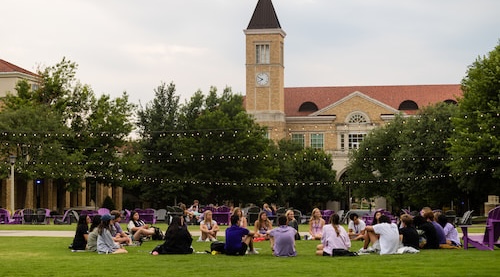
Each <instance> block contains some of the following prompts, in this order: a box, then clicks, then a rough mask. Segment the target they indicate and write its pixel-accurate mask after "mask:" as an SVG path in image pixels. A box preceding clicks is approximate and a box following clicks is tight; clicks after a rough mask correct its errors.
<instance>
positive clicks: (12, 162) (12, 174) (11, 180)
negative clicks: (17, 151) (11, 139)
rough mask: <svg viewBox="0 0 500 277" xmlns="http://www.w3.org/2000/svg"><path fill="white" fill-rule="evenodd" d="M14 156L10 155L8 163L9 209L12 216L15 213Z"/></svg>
mask: <svg viewBox="0 0 500 277" xmlns="http://www.w3.org/2000/svg"><path fill="white" fill-rule="evenodd" d="M16 158H17V157H16V156H15V155H10V157H9V161H10V209H11V212H12V214H14V211H15V206H14V199H15V198H14V180H15V176H14V165H15V164H16Z"/></svg>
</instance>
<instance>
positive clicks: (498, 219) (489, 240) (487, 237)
mask: <svg viewBox="0 0 500 277" xmlns="http://www.w3.org/2000/svg"><path fill="white" fill-rule="evenodd" d="M460 228H462V233H463V237H462V239H463V240H464V249H469V244H471V245H472V246H474V247H475V248H476V249H478V250H494V248H495V245H496V246H497V247H500V242H499V241H498V239H499V238H500V206H499V207H496V208H494V209H493V210H491V211H489V213H488V219H486V228H485V230H484V235H469V230H468V228H469V225H462V226H460Z"/></svg>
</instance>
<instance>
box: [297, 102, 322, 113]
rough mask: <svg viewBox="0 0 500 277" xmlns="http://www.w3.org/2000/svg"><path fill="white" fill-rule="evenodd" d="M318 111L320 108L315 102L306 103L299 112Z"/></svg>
mask: <svg viewBox="0 0 500 277" xmlns="http://www.w3.org/2000/svg"><path fill="white" fill-rule="evenodd" d="M317 110H318V106H316V104H314V103H313V102H304V103H302V105H300V108H299V112H315V111H317Z"/></svg>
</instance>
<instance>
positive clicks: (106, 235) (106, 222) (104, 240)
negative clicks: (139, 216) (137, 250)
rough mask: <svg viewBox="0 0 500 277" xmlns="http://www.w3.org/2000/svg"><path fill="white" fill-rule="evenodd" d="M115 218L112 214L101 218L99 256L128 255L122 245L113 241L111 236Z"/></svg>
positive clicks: (98, 239)
mask: <svg viewBox="0 0 500 277" xmlns="http://www.w3.org/2000/svg"><path fill="white" fill-rule="evenodd" d="M114 218H115V217H114V216H112V215H110V214H104V215H103V216H102V217H101V224H99V227H98V236H97V253H99V254H123V253H128V252H127V250H125V249H124V248H122V247H121V245H120V244H118V243H116V242H115V241H114V240H113V236H112V235H111V228H112V227H111V220H113V219H114Z"/></svg>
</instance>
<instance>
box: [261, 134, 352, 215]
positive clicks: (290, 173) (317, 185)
mask: <svg viewBox="0 0 500 277" xmlns="http://www.w3.org/2000/svg"><path fill="white" fill-rule="evenodd" d="M274 151H275V154H274V157H275V161H276V162H277V165H276V166H275V167H276V169H277V170H276V173H275V174H276V176H275V182H277V183H278V184H280V186H277V187H274V190H275V193H274V194H273V197H274V199H270V200H268V202H275V203H278V204H280V205H284V206H289V205H290V206H293V207H294V208H297V209H299V210H303V211H310V210H312V209H313V208H316V207H320V208H325V207H324V203H326V202H327V201H329V200H340V199H341V198H342V196H343V190H342V189H341V188H340V186H339V184H338V183H337V182H335V176H336V172H335V171H334V170H332V166H333V162H332V156H331V155H330V154H326V153H325V152H324V151H323V150H321V149H313V148H310V147H307V148H303V147H302V146H300V145H298V144H296V143H294V142H291V141H290V140H281V141H279V142H278V145H277V148H276V149H275V150H274Z"/></svg>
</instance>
